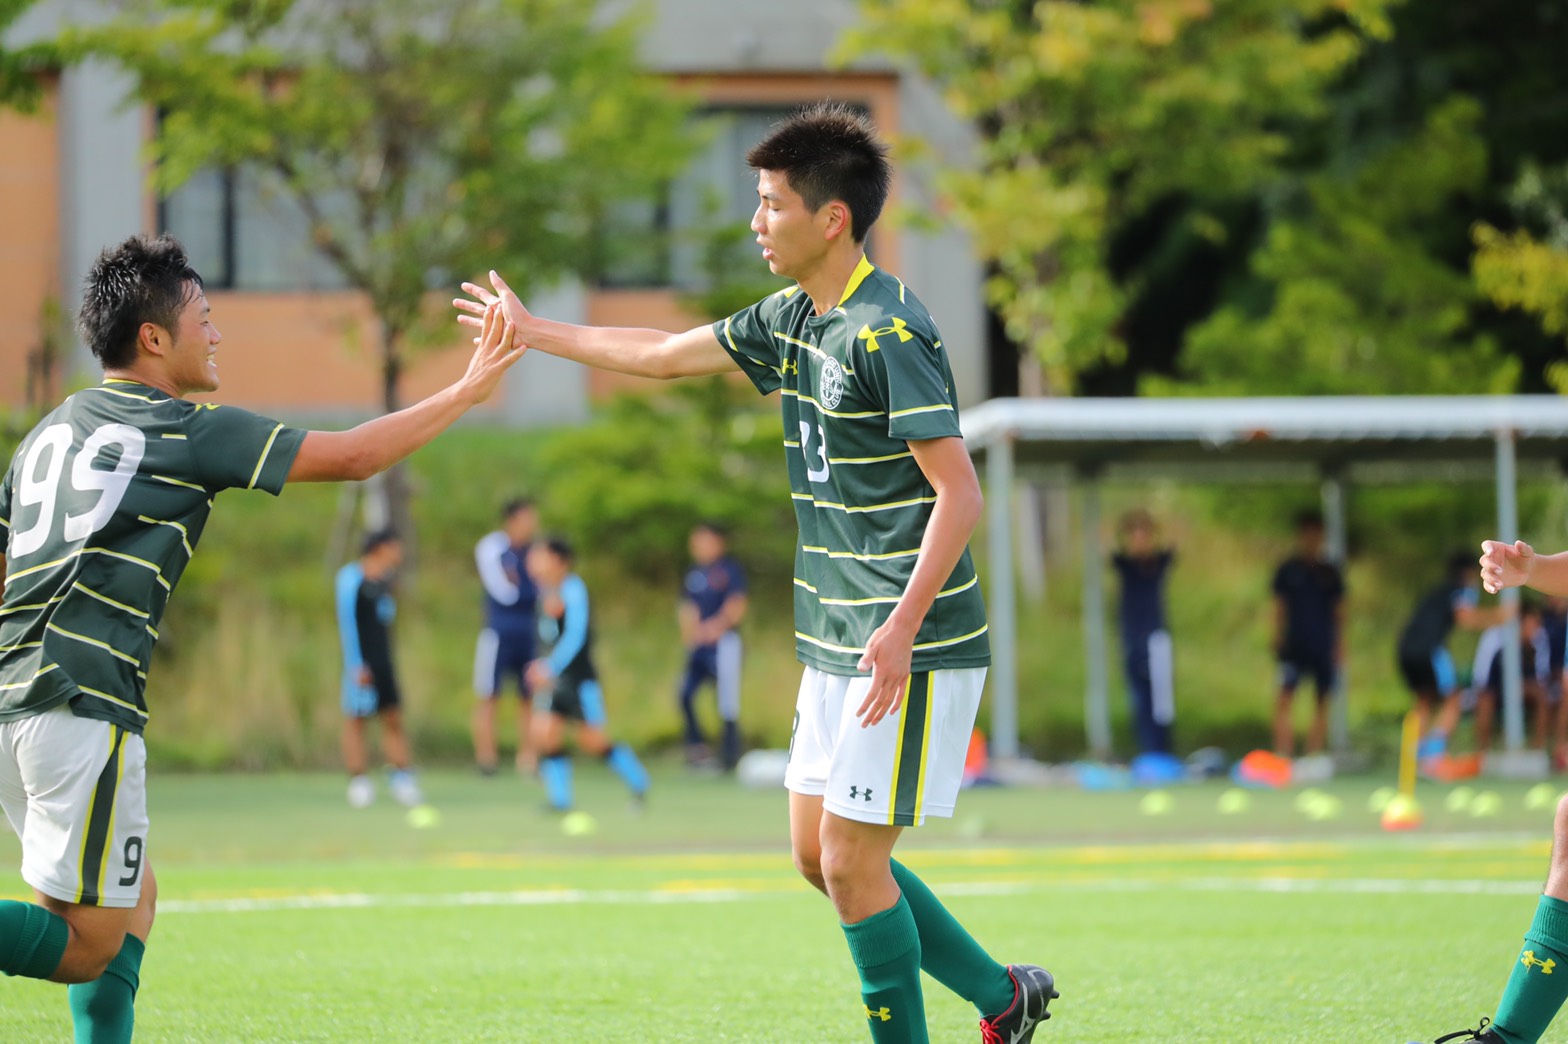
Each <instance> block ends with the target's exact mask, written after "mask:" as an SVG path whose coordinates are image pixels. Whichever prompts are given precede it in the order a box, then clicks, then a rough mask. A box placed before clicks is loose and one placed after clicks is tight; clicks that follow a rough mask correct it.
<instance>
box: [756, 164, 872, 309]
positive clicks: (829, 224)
mask: <svg viewBox="0 0 1568 1044" xmlns="http://www.w3.org/2000/svg"><path fill="white" fill-rule="evenodd" d="M751 230H752V231H753V232H755V233H756V234H757V245H758V246H760V247H762V258H763V260H764V261H766V262H767V263H768V269H769V270H770V271H771V272H772V273H773V274H774V275H781V276H786V277H788V278H790V279H794V280H796V281H797V282H798V281H800V280H802V279H804V278H807V277H809V276H810V274H811V273H812V272H814V271H815V270H816V269H817V268H818V267H819V266H820V265H821V264H822V261H823V259H824V258H825V257H826V256H827V254H828V250H829V248H830V247H831V246H832V244H833V241H834V240H836V239H837V238H838V237H839V236H842V235H848V233H849V208H848V207H846V206H845V205H844V204H843V203H842V202H840V201H837V200H829V201H828V202H826V203H824V204H823V205H822V206H821V207H819V208H818V209H816V210H812V209H811V208H810V207H808V206H807V205H806V201H805V200H804V199H802V198H801V196H800V193H798V192H796V191H795V190H794V189H792V188H790V185H789V179H788V178H787V177H785V176H784V175H783V174H782V173H780V172H779V171H774V170H759V171H758V172H757V212H756V213H755V214H753V215H752V218H751Z"/></svg>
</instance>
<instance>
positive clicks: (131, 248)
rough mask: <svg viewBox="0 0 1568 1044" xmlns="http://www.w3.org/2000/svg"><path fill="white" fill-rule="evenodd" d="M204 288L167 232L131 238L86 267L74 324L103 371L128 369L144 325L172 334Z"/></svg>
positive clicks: (107, 248)
mask: <svg viewBox="0 0 1568 1044" xmlns="http://www.w3.org/2000/svg"><path fill="white" fill-rule="evenodd" d="M202 287H203V283H202V279H201V276H200V275H198V274H197V273H196V270H195V269H194V268H192V267H191V264H190V259H189V258H188V257H187V256H186V254H185V248H184V247H183V246H181V245H180V243H179V240H177V239H175V238H174V237H173V236H171V235H169V234H168V233H164V234H163V235H161V236H159V237H158V238H157V239H153V238H152V237H150V236H141V235H137V236H132V237H131V238H129V239H127V240H126V241H125V242H123V243H121V244H120V245H119V246H114V247H106V248H104V250H103V252H102V253H100V254H99V255H98V259H97V260H96V261H94V262H93V265H92V268H90V269H88V271H87V280H86V282H85V283H84V284H83V285H82V307H81V311H79V312H78V313H77V316H76V326H77V329H78V330H80V331H81V335H82V340H84V341H86V342H87V346H88V347H89V348H91V349H92V352H93V354H94V355H96V356H97V357H98V362H99V363H100V364H101V365H102V366H103V368H104V369H106V370H112V369H117V368H120V367H124V366H129V365H130V364H131V363H133V362H135V361H136V333H137V331H138V330H140V329H141V326H142V324H143V323H155V324H157V325H158V326H161V327H163V328H164V329H165V330H169V331H171V332H172V331H173V330H174V328H175V326H176V325H177V323H178V322H179V318H180V312H181V311H182V310H183V309H184V308H185V306H186V305H187V304H188V303H190V301H191V300H193V299H194V298H195V297H196V295H197V294H199V293H201V291H202Z"/></svg>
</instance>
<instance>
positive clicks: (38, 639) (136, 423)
mask: <svg viewBox="0 0 1568 1044" xmlns="http://www.w3.org/2000/svg"><path fill="white" fill-rule="evenodd" d="M209 312H210V309H209V307H208V304H207V298H206V295H205V294H204V292H203V290H202V281H201V277H200V276H199V275H197V274H196V272H195V271H193V270H192V269H191V267H190V265H189V263H188V261H187V259H186V255H185V251H184V250H183V249H182V248H181V246H180V245H179V243H177V242H176V241H175V240H174V239H172V238H170V237H168V236H164V237H161V238H159V239H149V238H147V237H143V236H133V237H132V238H130V239H127V240H126V241H125V242H123V243H121V244H120V245H119V246H117V247H114V248H112V249H108V250H105V251H104V252H103V253H102V254H100V255H99V257H98V259H97V260H96V261H95V262H94V263H93V266H92V269H91V271H90V272H89V273H88V276H87V282H86V286H85V289H84V293H83V297H82V309H81V314H80V317H79V326H80V329H81V333H82V336H83V338H84V340H85V341H86V342H87V344H88V346H89V347H90V348H91V349H92V351H93V354H94V355H95V356H97V358H98V361H99V362H100V363H101V364H102V365H103V370H104V382H103V383H102V384H101V385H98V386H97V387H93V388H88V389H86V390H84V391H80V392H77V393H76V394H75V395H72V396H70V397H69V398H67V399H66V400H65V401H64V402H63V403H61V404H60V405H59V406H57V407H56V408H55V409H54V410H53V411H52V412H51V413H50V414H49V415H48V416H46V417H44V419H43V420H42V421H40V422H39V424H38V426H37V427H36V428H34V429H33V430H32V431H31V432H29V433H28V435H27V437H26V438H24V439H23V440H22V444H21V446H20V447H19V448H18V449H17V452H16V456H15V457H14V458H13V459H12V461H11V464H10V467H9V468H8V469H7V470H6V472H5V475H4V477H3V478H0V540H3V541H4V543H3V549H4V554H3V555H0V577H3V579H4V592H5V594H4V601H3V604H0V806H3V808H4V811H5V816H6V819H7V820H8V821H9V822H10V824H11V829H12V830H14V831H15V832H16V834H17V836H18V837H20V838H21V841H22V877H23V878H24V879H25V880H26V881H27V883H28V884H29V885H31V886H32V888H33V890H34V892H35V893H36V896H37V901H36V902H34V903H23V902H11V901H0V971H4V972H5V973H6V974H7V975H25V976H28V977H29V978H34V979H50V980H53V981H55V982H63V983H70V984H71V986H70V990H69V996H70V1006H71V1015H72V1018H73V1020H74V1022H75V1026H76V1039H77V1041H79V1042H81V1041H92V1042H94V1044H104V1042H112V1041H126V1040H129V1039H130V1037H131V1029H132V1024H133V1011H132V1005H133V1002H134V1000H135V996H136V989H137V985H138V982H139V971H140V967H141V959H142V953H143V949H144V946H145V943H146V941H147V936H148V933H149V932H150V931H151V929H152V921H153V907H154V903H155V900H156V897H157V891H158V889H157V885H156V883H155V881H154V878H153V872H152V864H151V861H150V858H149V843H148V834H147V827H148V823H147V802H146V781H145V775H144V770H145V764H146V750H145V748H144V746H143V744H142V730H143V729H144V727H145V726H146V724H147V719H148V709H147V703H146V700H145V690H146V685H147V666H148V662H149V660H150V658H151V655H152V647H153V644H154V643H155V642H156V641H157V640H158V623H159V621H160V620H161V619H162V617H163V612H164V608H165V606H166V605H167V604H168V601H169V598H170V596H171V595H172V594H173V593H174V588H175V585H176V584H178V583H179V580H180V576H181V574H182V573H183V572H184V571H185V567H186V565H187V564H188V563H189V562H190V558H191V555H192V554H193V553H194V552H195V549H196V543H197V541H198V540H200V539H201V533H202V529H203V527H204V526H205V525H206V522H207V516H208V514H209V513H210V512H211V510H212V506H213V500H214V498H215V497H216V496H217V495H218V493H219V492H221V491H223V490H225V489H264V490H266V491H267V492H269V493H272V494H277V493H279V492H281V491H282V489H283V486H284V484H285V483H286V482H329V481H337V480H344V479H365V478H369V477H370V476H371V475H374V474H376V473H377V472H380V471H382V470H384V469H385V468H387V467H390V466H391V465H392V464H394V463H396V462H397V461H399V460H401V459H403V458H404V457H406V456H408V455H409V454H410V453H412V452H414V450H416V449H418V448H419V447H420V446H423V445H424V444H425V443H427V442H429V441H430V440H431V439H433V438H434V437H435V436H436V435H437V434H439V433H440V432H441V431H443V430H444V429H446V428H447V427H448V426H449V425H450V424H451V423H452V422H453V421H455V420H457V418H458V417H460V416H462V415H463V413H465V412H466V411H467V410H468V408H469V407H471V406H473V405H475V404H477V403H479V402H482V401H484V400H485V399H486V398H487V397H489V395H490V393H491V392H492V391H493V390H494V389H495V387H496V384H497V383H498V382H499V381H500V379H501V375H502V374H503V373H504V372H505V371H506V369H507V367H508V366H510V365H511V364H512V363H513V362H515V361H516V360H517V359H518V358H519V357H520V356H521V355H522V352H521V351H520V350H519V349H517V348H515V347H513V340H514V338H513V337H511V336H510V335H509V333H508V330H507V327H506V324H505V322H504V320H503V319H502V318H501V316H500V314H499V310H494V309H493V310H491V311H490V312H489V313H488V314H487V315H486V316H485V322H484V324H483V325H484V329H483V332H482V334H481V335H480V338H479V347H478V349H477V350H476V351H475V352H474V355H473V357H472V359H471V360H470V362H469V365H468V370H467V372H466V373H465V374H464V375H463V376H462V377H461V378H460V379H459V380H458V381H456V382H455V383H454V384H452V385H451V386H450V387H448V388H446V389H445V390H444V391H441V392H438V393H436V394H435V395H433V396H431V397H430V398H428V399H426V400H424V401H423V402H421V403H419V404H418V405H416V406H411V407H409V408H408V409H406V410H403V411H401V412H399V413H394V414H391V415H389V416H385V417H379V418H377V419H375V420H372V421H368V422H367V423H365V424H361V425H360V426H359V427H357V428H354V429H352V430H349V431H343V432H322V431H302V430H300V429H297V428H290V427H288V426H286V425H283V424H280V423H278V422H277V421H275V420H270V419H268V418H265V417H260V416H257V415H256V414H254V413H249V412H247V411H245V410H241V409H236V408H234V407H232V406H218V405H216V404H212V403H199V404H198V403H193V402H189V401H187V400H186V398H185V397H186V396H187V395H190V394H193V393H196V394H200V393H205V392H211V391H216V390H217V388H218V365H217V348H218V343H219V341H220V337H219V334H218V330H217V328H216V327H215V326H214V325H213V323H212V318H211V316H210V314H209Z"/></svg>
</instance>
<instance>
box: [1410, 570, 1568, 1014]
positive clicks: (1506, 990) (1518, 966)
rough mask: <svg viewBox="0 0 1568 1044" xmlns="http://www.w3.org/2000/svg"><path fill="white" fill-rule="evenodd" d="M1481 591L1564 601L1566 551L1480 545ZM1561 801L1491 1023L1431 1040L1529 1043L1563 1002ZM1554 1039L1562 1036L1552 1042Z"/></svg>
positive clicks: (1566, 819)
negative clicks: (1541, 876)
mask: <svg viewBox="0 0 1568 1044" xmlns="http://www.w3.org/2000/svg"><path fill="white" fill-rule="evenodd" d="M1481 586H1482V587H1484V588H1486V591H1487V593H1488V594H1497V593H1498V592H1500V591H1502V590H1503V589H1504V588H1507V587H1533V588H1535V589H1536V590H1537V591H1540V592H1542V593H1543V594H1548V595H1560V596H1568V551H1565V552H1560V553H1558V554H1555V555H1538V554H1536V553H1535V549H1534V548H1533V547H1531V546H1530V545H1529V544H1527V543H1525V542H1524V541H1523V540H1516V541H1514V542H1513V543H1511V544H1507V543H1504V542H1502V541H1500V540H1483V541H1482V542H1481ZM1565 971H1568V798H1563V799H1562V800H1561V801H1559V802H1558V803H1557V817H1556V819H1555V820H1554V821H1553V823H1552V859H1551V864H1550V867H1549V869H1548V870H1547V872H1546V888H1545V889H1544V890H1543V891H1542V894H1541V899H1540V902H1538V903H1537V904H1536V908H1535V917H1534V919H1533V920H1532V921H1531V923H1530V930H1529V931H1527V932H1525V933H1524V946H1523V947H1522V948H1521V952H1520V954H1519V956H1518V958H1516V959H1515V960H1514V962H1513V970H1512V971H1511V972H1510V973H1509V976H1508V983H1507V985H1506V986H1504V987H1503V998H1502V1000H1501V1001H1499V1002H1498V1004H1497V1012H1496V1014H1495V1015H1494V1016H1493V1018H1492V1019H1491V1020H1490V1022H1489V1021H1488V1020H1486V1019H1482V1020H1481V1025H1480V1027H1479V1028H1477V1029H1473V1030H1460V1031H1459V1032H1458V1033H1450V1034H1448V1035H1446V1036H1442V1037H1438V1038H1437V1041H1438V1044H1443V1042H1446V1041H1454V1042H1456V1044H1457V1042H1459V1041H1478V1042H1480V1044H1535V1042H1536V1041H1538V1040H1540V1039H1541V1037H1542V1036H1543V1035H1544V1034H1545V1033H1546V1030H1547V1027H1548V1026H1550V1025H1551V1024H1552V1019H1553V1018H1554V1017H1556V1015H1557V1012H1558V1011H1559V1010H1561V1008H1562V1006H1563V1001H1564V1000H1568V975H1565V974H1564V972H1565ZM1553 1039H1554V1040H1557V1039H1561V1038H1560V1037H1554V1038H1553Z"/></svg>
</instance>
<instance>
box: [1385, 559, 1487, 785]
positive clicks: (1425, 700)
mask: <svg viewBox="0 0 1568 1044" xmlns="http://www.w3.org/2000/svg"><path fill="white" fill-rule="evenodd" d="M1479 577H1480V572H1479V570H1478V569H1477V567H1476V564H1475V560H1474V559H1472V558H1471V557H1470V555H1469V553H1468V552H1464V551H1459V552H1455V553H1454V554H1453V555H1451V556H1450V557H1449V560H1448V567H1447V570H1446V576H1445V579H1444V581H1443V582H1442V583H1440V584H1438V585H1437V586H1436V587H1434V588H1432V589H1431V590H1429V591H1428V592H1427V593H1426V594H1425V595H1423V596H1422V597H1421V600H1420V601H1419V602H1417V603H1416V607H1415V609H1414V610H1413V611H1412V612H1411V614H1410V618H1409V620H1407V621H1406V623H1405V627H1404V630H1403V631H1401V632H1400V635H1399V644H1398V654H1399V673H1400V676H1401V677H1403V678H1404V680H1405V685H1406V686H1407V687H1408V688H1409V689H1410V692H1411V694H1412V695H1413V696H1414V697H1415V701H1416V707H1415V710H1416V714H1417V716H1418V719H1419V721H1420V723H1421V729H1420V731H1421V735H1422V740H1421V747H1420V756H1421V757H1422V758H1429V757H1436V756H1439V755H1442V754H1443V753H1444V752H1446V751H1447V749H1448V737H1449V736H1450V735H1451V734H1452V733H1453V731H1454V726H1455V725H1457V724H1458V722H1459V715H1460V711H1461V708H1460V695H1461V694H1460V690H1459V676H1458V674H1457V673H1456V672H1455V670H1454V658H1453V657H1452V656H1451V655H1449V652H1448V644H1447V643H1448V636H1449V634H1451V633H1452V632H1453V630H1454V628H1455V627H1461V628H1463V629H1465V630H1467V631H1483V630H1485V629H1486V628H1488V627H1490V626H1492V625H1493V624H1497V623H1503V622H1504V621H1506V620H1507V619H1508V618H1509V615H1510V610H1509V609H1508V608H1507V607H1504V606H1494V607H1492V608H1490V609H1482V608H1481V607H1480V606H1479V605H1478V602H1479V600H1480V592H1479V591H1478V590H1477V587H1476V582H1477V580H1478V579H1479ZM1439 710H1441V713H1439Z"/></svg>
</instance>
